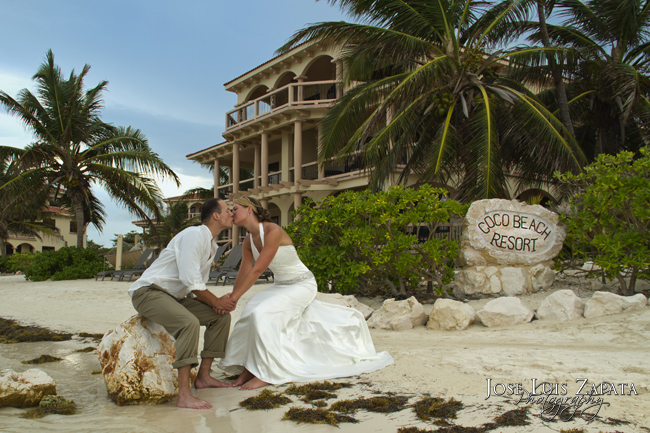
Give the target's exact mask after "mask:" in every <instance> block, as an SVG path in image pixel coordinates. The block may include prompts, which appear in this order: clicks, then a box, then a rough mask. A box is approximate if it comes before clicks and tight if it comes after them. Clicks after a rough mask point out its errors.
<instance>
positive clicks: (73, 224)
mask: <svg viewBox="0 0 650 433" xmlns="http://www.w3.org/2000/svg"><path fill="white" fill-rule="evenodd" d="M70 233H77V222H76V221H70Z"/></svg>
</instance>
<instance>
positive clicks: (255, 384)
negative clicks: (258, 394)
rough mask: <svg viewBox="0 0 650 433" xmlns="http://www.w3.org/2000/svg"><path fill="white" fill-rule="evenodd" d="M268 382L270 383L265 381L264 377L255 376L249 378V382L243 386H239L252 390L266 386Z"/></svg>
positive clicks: (244, 389)
mask: <svg viewBox="0 0 650 433" xmlns="http://www.w3.org/2000/svg"><path fill="white" fill-rule="evenodd" d="M268 384H269V383H268V382H264V381H263V380H262V379H258V378H257V377H253V378H252V379H251V380H249V381H248V382H246V383H245V384H243V385H242V386H241V388H239V389H241V390H242V391H248V390H251V389H257V388H261V387H263V386H266V385H268Z"/></svg>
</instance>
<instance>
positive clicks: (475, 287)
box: [454, 269, 501, 296]
mask: <svg viewBox="0 0 650 433" xmlns="http://www.w3.org/2000/svg"><path fill="white" fill-rule="evenodd" d="M454 285H455V287H456V289H457V290H459V291H460V295H461V296H462V295H476V294H484V293H499V292H500V291H501V286H500V285H499V286H498V287H496V289H498V290H497V291H496V292H493V291H492V290H493V286H492V282H491V281H490V280H489V279H488V277H487V276H486V275H485V274H484V273H483V272H478V271H476V270H472V269H461V270H459V271H457V272H456V277H455V280H454Z"/></svg>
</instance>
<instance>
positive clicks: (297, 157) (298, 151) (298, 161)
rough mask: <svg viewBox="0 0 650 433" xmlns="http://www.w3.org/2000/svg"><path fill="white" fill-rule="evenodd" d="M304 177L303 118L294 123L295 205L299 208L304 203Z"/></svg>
mask: <svg viewBox="0 0 650 433" xmlns="http://www.w3.org/2000/svg"><path fill="white" fill-rule="evenodd" d="M301 179H302V120H296V121H295V122H294V123H293V181H294V194H293V207H294V208H295V209H297V208H298V207H299V206H300V205H301V204H302V193H301V192H300V180H301Z"/></svg>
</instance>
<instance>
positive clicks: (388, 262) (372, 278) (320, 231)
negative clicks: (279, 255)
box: [287, 185, 467, 297]
mask: <svg viewBox="0 0 650 433" xmlns="http://www.w3.org/2000/svg"><path fill="white" fill-rule="evenodd" d="M446 193H447V192H446V191H445V190H443V189H438V188H433V187H431V186H429V185H423V186H421V187H420V188H418V189H412V188H404V187H402V186H395V187H392V188H389V189H388V190H387V191H378V192H376V193H372V192H370V191H368V190H366V191H345V192H343V193H341V194H339V195H337V196H330V197H326V198H325V199H323V200H322V201H320V202H318V203H317V204H316V205H315V206H314V203H313V202H309V201H307V202H306V203H305V204H303V205H302V206H301V207H299V208H298V209H297V210H296V211H295V213H296V214H300V215H301V217H300V219H295V220H294V221H293V222H292V223H291V224H290V225H289V226H288V227H287V233H289V235H290V236H291V238H292V239H293V242H294V244H295V245H298V248H297V249H298V254H299V255H300V258H301V260H302V261H303V262H304V263H305V265H307V267H308V268H309V269H310V270H311V271H312V272H313V273H314V276H315V277H316V281H317V282H318V289H319V290H320V291H330V290H333V291H336V292H339V293H342V294H354V293H358V294H380V295H384V296H392V297H395V296H406V295H408V294H412V293H415V292H416V291H417V290H418V289H419V287H420V283H422V282H423V281H424V280H426V281H431V286H432V289H433V288H435V290H436V292H437V293H438V294H441V293H442V292H443V291H445V289H446V285H447V284H449V283H450V282H451V281H452V280H453V275H454V263H455V260H456V257H457V256H458V253H459V244H458V241H456V240H452V239H449V238H448V237H447V235H446V234H445V235H444V236H442V237H438V236H436V231H437V229H438V227H439V226H440V225H444V224H447V223H448V222H449V221H450V219H454V218H456V219H459V218H462V217H463V216H464V215H465V212H466V211H467V207H466V206H464V205H461V204H460V203H459V202H457V201H455V200H449V199H446V198H445V196H446Z"/></svg>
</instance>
